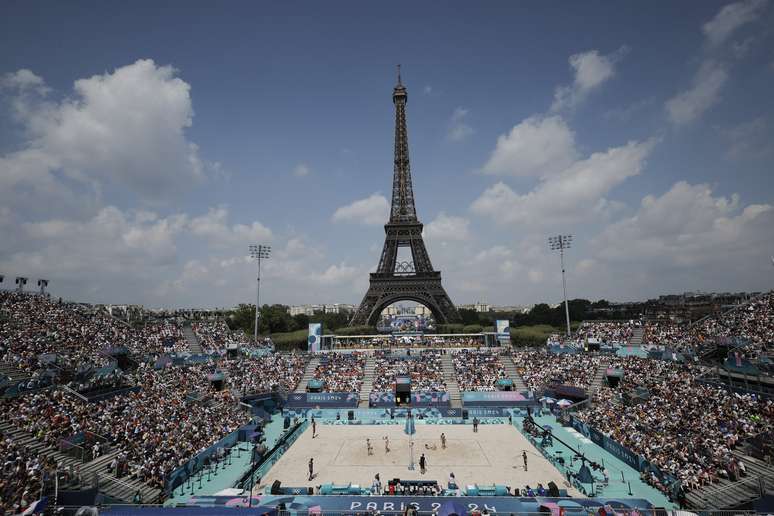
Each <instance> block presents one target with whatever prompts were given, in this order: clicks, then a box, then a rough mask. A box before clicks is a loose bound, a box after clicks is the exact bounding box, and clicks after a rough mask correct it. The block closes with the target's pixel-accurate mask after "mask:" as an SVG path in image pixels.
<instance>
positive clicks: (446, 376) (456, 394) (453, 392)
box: [441, 353, 462, 408]
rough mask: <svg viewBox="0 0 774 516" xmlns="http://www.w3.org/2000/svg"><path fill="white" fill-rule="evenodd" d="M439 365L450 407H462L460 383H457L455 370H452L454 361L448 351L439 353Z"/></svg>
mask: <svg viewBox="0 0 774 516" xmlns="http://www.w3.org/2000/svg"><path fill="white" fill-rule="evenodd" d="M441 365H442V367H443V380H444V382H446V392H448V393H449V400H451V406H452V408H462V394H460V384H458V383H457V371H455V370H454V363H453V362H452V358H451V355H450V354H449V353H446V354H444V355H441Z"/></svg>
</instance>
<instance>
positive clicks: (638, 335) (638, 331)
mask: <svg viewBox="0 0 774 516" xmlns="http://www.w3.org/2000/svg"><path fill="white" fill-rule="evenodd" d="M643 333H645V329H644V328H643V327H642V326H638V327H636V328H634V330H633V331H632V339H631V340H630V341H629V344H631V345H632V346H642V334H643Z"/></svg>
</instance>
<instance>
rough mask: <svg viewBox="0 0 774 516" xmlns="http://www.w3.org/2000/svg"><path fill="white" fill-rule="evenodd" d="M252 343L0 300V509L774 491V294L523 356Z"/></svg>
mask: <svg viewBox="0 0 774 516" xmlns="http://www.w3.org/2000/svg"><path fill="white" fill-rule="evenodd" d="M336 338H338V337H336ZM251 340H252V339H250V338H248V337H247V336H245V335H244V334H243V333H239V332H232V331H231V330H230V329H229V327H228V325H227V324H226V322H225V320H224V319H222V318H218V317H215V318H211V319H202V318H196V319H192V318H190V317H189V316H187V315H186V314H185V313H183V312H174V311H169V312H167V313H164V314H156V315H155V316H152V317H150V316H149V317H147V318H146V319H145V320H143V321H142V322H138V323H136V324H128V323H127V322H126V321H125V320H123V319H122V318H120V317H116V316H114V315H112V314H111V313H110V311H108V310H106V309H105V308H104V307H98V306H91V305H88V304H83V303H74V302H66V301H62V300H55V299H53V298H51V297H50V296H49V295H47V294H37V293H28V292H21V291H0V375H2V377H1V378H0V393H1V394H2V398H1V399H0V418H1V421H0V461H1V462H2V468H3V475H2V479H0V508H1V509H2V511H3V513H4V514H18V513H21V512H23V511H24V510H26V509H28V508H30V507H32V506H33V505H34V504H35V503H39V502H40V501H41V500H45V501H46V502H47V503H48V504H49V506H51V507H54V506H56V507H59V508H61V509H63V510H72V511H74V510H75V509H76V508H77V507H81V506H95V507H98V509H95V510H99V511H102V512H104V513H105V514H130V513H134V512H129V511H130V509H129V508H131V510H133V511H139V510H140V508H141V507H142V508H143V509H144V510H146V511H148V512H147V514H150V513H151V512H152V511H154V510H155V511H159V510H162V507H171V506H179V507H185V508H186V509H190V510H191V511H194V512H195V511H196V510H197V508H198V509H201V510H202V511H203V512H201V513H202V514H203V513H212V514H215V513H218V514H219V513H221V511H228V510H233V509H230V508H231V507H234V506H236V507H250V508H252V509H253V510H255V511H256V514H262V513H266V512H274V511H278V510H279V511H281V510H283V509H284V510H287V511H290V512H293V511H295V512H299V511H300V512H304V513H305V514H306V513H307V512H305V511H309V510H312V508H313V507H320V508H321V509H319V510H321V511H323V512H360V513H364V512H366V511H368V512H375V511H380V512H383V513H390V512H401V510H402V509H400V507H401V505H400V503H401V500H404V501H405V500H410V501H411V502H412V503H415V504H416V507H417V508H418V510H419V511H420V512H425V511H427V512H434V511H435V512H439V511H440V507H441V506H443V504H444V503H449V504H454V503H456V504H458V505H460V504H461V505H462V506H464V507H467V510H468V511H469V512H473V508H474V507H475V508H476V509H478V508H479V507H480V508H484V507H487V508H490V509H489V510H491V508H495V507H496V512H512V513H518V512H532V511H534V512H540V511H548V512H551V511H553V510H556V511H558V510H560V509H561V510H562V511H563V512H565V511H566V513H568V514H570V513H572V512H573V511H578V513H580V512H583V513H584V514H586V513H588V512H589V511H591V512H598V511H599V509H600V508H605V507H608V508H612V509H613V510H614V511H615V512H620V513H627V512H634V511H636V512H639V513H640V514H642V513H643V512H642V511H645V510H652V509H654V508H664V509H678V508H683V509H695V510H706V509H733V510H756V509H759V510H762V508H763V507H766V504H767V503H770V500H771V493H772V490H774V467H773V466H772V465H771V462H772V448H771V446H772V442H774V439H772V438H771V437H772V435H773V434H772V432H774V398H772V396H773V395H774V389H771V386H772V378H771V361H770V356H771V346H772V340H774V294H773V293H765V294H761V295H759V296H757V297H754V298H752V299H751V300H749V301H748V302H746V303H745V304H742V305H739V306H735V307H733V308H732V309H730V310H728V311H726V312H723V313H720V314H717V315H712V316H709V317H706V318H704V319H701V320H699V321H696V322H694V323H693V324H685V325H681V324H676V323H672V322H670V321H665V320H645V319H643V320H632V321H617V322H612V321H603V322H593V321H592V322H585V323H583V324H581V325H580V326H579V327H578V329H577V330H576V332H575V333H574V334H572V335H571V336H570V337H569V338H567V337H562V338H559V337H558V336H555V337H552V338H549V339H548V341H547V342H546V345H545V346H543V347H540V348H533V349H520V348H516V347H511V346H509V345H502V346H500V345H495V346H486V345H484V343H485V342H486V341H485V340H484V339H481V338H479V337H477V336H475V335H471V336H465V335H456V336H448V337H445V336H440V335H437V334H421V335H419V336H415V337H412V338H411V339H408V340H406V339H401V338H400V337H397V338H395V339H392V338H390V337H389V336H386V337H385V336H379V337H370V338H366V337H363V338H361V339H350V340H348V339H346V338H345V337H342V338H341V341H342V342H344V341H347V342H348V344H347V345H341V346H340V347H336V346H335V347H334V349H327V350H323V351H321V352H310V351H308V350H295V351H290V352H278V351H275V350H274V349H273V348H272V346H271V345H267V343H266V342H264V341H261V343H260V344H259V345H256V344H255V343H254V342H252V341H251ZM267 342H268V341H267ZM514 495H515V496H514ZM399 497H410V498H399ZM433 500H439V501H433ZM404 508H405V504H404ZM167 510H168V509H167ZM176 510H181V509H176ZM207 511H209V512H207ZM492 512H495V511H494V510H492ZM138 514H139V513H138ZM181 514H182V512H181Z"/></svg>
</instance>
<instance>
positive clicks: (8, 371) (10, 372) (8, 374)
mask: <svg viewBox="0 0 774 516" xmlns="http://www.w3.org/2000/svg"><path fill="white" fill-rule="evenodd" d="M29 376H30V375H29V374H27V373H25V372H24V371H22V370H21V369H18V368H17V367H16V366H14V365H11V364H8V363H6V362H0V378H8V379H10V380H11V381H12V382H15V381H17V380H24V379H25V378H28V377H29Z"/></svg>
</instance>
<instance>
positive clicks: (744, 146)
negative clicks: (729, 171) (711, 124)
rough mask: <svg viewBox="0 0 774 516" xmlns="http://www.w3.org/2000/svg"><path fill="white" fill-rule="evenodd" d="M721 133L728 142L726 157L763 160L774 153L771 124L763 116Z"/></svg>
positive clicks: (722, 130)
mask: <svg viewBox="0 0 774 516" xmlns="http://www.w3.org/2000/svg"><path fill="white" fill-rule="evenodd" d="M719 131H720V134H721V135H722V136H723V138H724V139H725V140H726V141H727V142H728V151H727V152H726V156H727V157H729V158H731V159H738V160H745V159H755V158H761V157H764V156H769V155H771V153H772V151H774V144H772V142H771V138H770V136H769V135H770V133H769V123H768V120H767V119H766V118H765V117H763V116H759V117H757V118H755V119H753V120H750V121H748V122H743V123H741V124H739V125H736V126H734V127H730V128H728V129H719Z"/></svg>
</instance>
